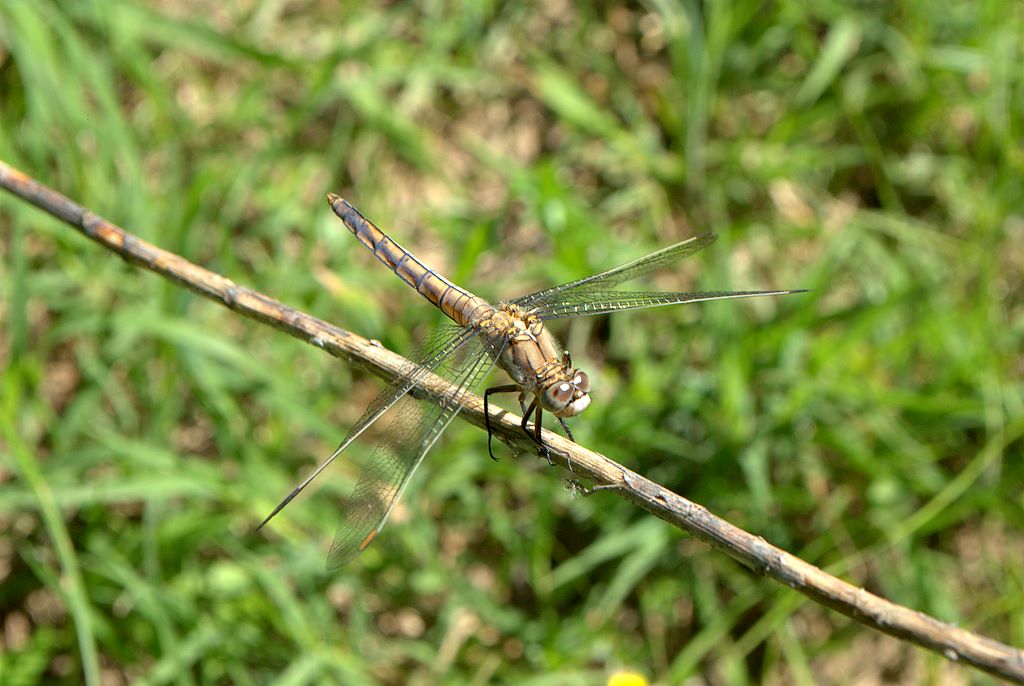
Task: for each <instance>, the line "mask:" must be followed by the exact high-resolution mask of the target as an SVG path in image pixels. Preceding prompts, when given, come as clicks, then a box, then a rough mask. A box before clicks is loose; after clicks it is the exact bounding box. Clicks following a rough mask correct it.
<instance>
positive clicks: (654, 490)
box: [0, 161, 1024, 683]
mask: <svg viewBox="0 0 1024 686" xmlns="http://www.w3.org/2000/svg"><path fill="white" fill-rule="evenodd" d="M0 187H3V188H5V189H7V190H8V191H10V192H11V193H13V194H14V195H16V196H18V197H20V198H22V199H24V200H27V201H28V202H30V203H32V204H33V205H35V206H36V207H39V208H40V209H42V210H44V211H45V212H48V213H49V214H51V215H53V216H55V217H57V218H59V219H61V220H62V221H64V222H66V223H67V224H69V225H70V226H72V227H73V228H75V229H77V230H78V231H80V232H81V233H84V234H85V235H86V236H88V237H89V238H91V239H93V240H94V241H96V242H97V243H99V244H100V245H102V246H103V247H105V248H107V249H108V250H111V251H113V252H115V253H117V254H118V255H121V256H122V257H123V258H125V259H126V260H128V261H130V262H133V263H135V264H138V265H141V266H143V267H145V268H146V269H149V270H150V271H153V272H156V273H157V274H160V275H161V276H163V277H165V278H168V279H171V280H172V281H175V282H177V283H180V284H182V285H184V286H187V287H188V288H191V289H192V290H194V291H196V292H197V293H199V294H200V295H203V296H205V297H207V298H210V299H211V300H215V301H217V302H219V303H221V304H223V305H225V306H226V307H228V308H230V309H232V310H234V311H236V312H238V313H240V314H243V315H245V316H247V317H250V318H252V319H256V320H257V321H260V322H263V323H265V324H269V325H271V326H273V327H275V328H277V329H280V330H282V331H285V332H287V333H289V334H291V335H292V336H295V337H296V338H300V339H302V340H304V341H307V342H309V343H311V344H312V345H314V346H316V347H318V348H321V349H323V350H326V351H327V352H329V353H331V354H332V355H334V356H336V357H341V358H344V359H345V360H348V361H350V362H354V363H357V364H359V365H360V366H362V367H365V368H367V369H369V370H370V371H372V372H373V373H375V374H377V375H379V376H381V377H384V378H385V379H392V378H394V377H395V375H397V374H402V373H404V372H406V371H407V370H409V369H410V365H412V364H413V363H412V362H410V361H409V360H406V359H405V358H404V357H402V356H401V355H398V354H397V353H393V352H391V351H390V350H387V349H386V348H384V347H382V346H381V345H380V344H379V343H376V342H375V341H369V340H367V339H365V338H363V337H361V336H358V335H356V334H354V333H351V332H349V331H345V330H344V329H340V328H338V327H336V326H333V325H331V324H328V323H327V322H324V321H322V320H320V319H317V318H316V317H313V316H311V315H308V314H306V313H305V312H300V311H299V310H295V309H293V308H291V307H288V306H287V305H284V304H282V303H280V302H278V301H277V300H274V299H273V298H270V297H268V296H266V295H263V294H261V293H258V292H257V291H254V290H251V289H249V288H245V287H243V286H239V285H237V284H235V283H234V282H233V281H231V280H230V279H227V278H225V277H223V276H221V275H219V274H215V273H213V272H210V271H208V270H206V269H203V268H202V267H199V266H197V265H195V264H192V263H191V262H189V261H188V260H186V259H184V258H182V257H179V256H178V255H175V254H173V253H170V252H167V251H166V250H162V249H160V248H158V247H156V246H155V245H152V244H151V243H147V242H146V241H144V240H142V239H140V238H138V237H136V236H133V235H132V234H130V233H128V232H127V231H125V230H124V229H122V228H120V227H118V226H116V225H114V224H112V223H110V222H108V221H107V220H105V219H103V218H102V217H99V216H97V215H95V214H93V213H92V212H89V211H87V210H86V209H84V208H83V207H80V206H79V205H77V204H75V203H74V202H72V201H71V200H69V199H68V198H66V197H65V196H63V195H61V194H60V193H58V192H56V191H54V190H52V189H50V188H48V187H46V186H44V185H42V184H41V183H39V182H37V181H35V180H33V179H31V178H29V177H28V176H26V175H25V174H23V173H22V172H20V171H18V170H16V169H13V168H11V167H10V166H8V165H6V164H5V163H3V162H2V161H0ZM448 389H449V386H448V383H447V382H446V381H445V380H443V379H441V378H439V377H436V376H430V377H427V378H426V379H424V381H423V382H422V384H421V385H420V387H419V389H418V391H419V392H422V393H424V394H426V395H428V396H430V397H432V398H440V397H441V396H442V395H443V394H444V393H445V391H446V390H448ZM464 397H466V398H467V399H466V403H465V408H464V409H463V411H462V412H461V413H460V416H461V417H462V418H463V419H465V420H467V421H469V422H470V423H472V424H475V425H476V426H478V427H481V428H483V427H484V423H485V422H484V408H483V400H482V399H481V398H479V397H478V396H475V395H471V394H466V395H465V396H464ZM490 425H491V428H492V430H493V431H494V432H495V434H496V435H497V436H498V437H499V438H500V439H501V440H502V441H504V442H506V443H508V444H509V445H513V446H516V447H517V448H520V449H525V450H529V451H534V450H535V448H536V446H535V445H534V444H533V442H532V441H528V440H526V438H525V437H524V436H523V434H522V431H521V429H520V427H519V419H518V418H516V417H514V416H512V415H511V414H510V413H508V412H505V411H503V410H494V411H492V412H491V417H490ZM544 442H545V443H546V444H547V445H548V446H549V447H551V448H553V450H552V457H553V458H554V459H555V460H557V461H558V462H559V463H560V464H562V465H563V466H565V467H567V468H569V469H571V471H573V472H575V473H577V474H580V475H581V476H582V477H584V478H586V479H589V480H591V481H593V482H594V483H595V484H597V486H596V487H595V490H610V491H614V492H616V493H618V494H619V495H621V496H623V497H625V498H626V499H628V500H630V501H632V502H633V503H635V504H637V505H639V506H640V507H642V508H644V509H645V510H647V511H648V512H650V513H652V514H654V515H656V516H658V517H660V518H661V519H664V520H665V521H666V522H669V523H670V524H672V525H674V526H676V527H678V528H680V529H683V530H684V531H687V532H689V533H690V534H691V535H693V536H695V537H696V538H698V539H700V540H702V541H705V542H707V543H710V544H711V545H713V546H714V547H716V548H718V549H719V550H721V551H722V552H724V553H726V554H728V555H729V556H731V557H733V558H734V559H736V560H738V561H739V562H741V563H742V564H743V565H745V566H746V567H748V568H750V569H751V570H752V571H754V572H755V573H757V574H762V575H764V576H767V577H770V578H772V579H774V580H776V581H778V582H780V583H782V584H785V585H786V586H789V587H790V588H793V589H795V590H797V591H799V592H800V593H803V594H804V595H806V596H807V597H809V598H811V599H812V600H814V601H816V602H818V603H821V604H822V605H826V606H828V607H830V608H832V609H834V610H838V611H839V612H841V613H843V614H845V615H847V616H848V617H852V618H853V619H855V620H857V621H858V622H861V623H862V624H865V625H867V626H869V627H872V628H874V629H877V630H879V631H883V632H885V633H887V634H890V635H892V636H896V637H897V638H900V639H903V640H906V641H910V642H911V643H916V644H917V645H919V646H922V647H925V648H927V649H929V650H932V651H934V652H936V653H939V654H940V655H942V656H944V657H946V658H948V659H950V660H953V661H955V662H964V663H966V664H969V665H972V666H974V667H977V668H979V669H982V670H984V671H986V672H989V673H991V674H994V675H997V676H1000V677H1003V678H1005V679H1009V680H1012V681H1016V682H1019V683H1024V651H1021V650H1017V649H1015V648H1012V647H1010V646H1007V645H1004V644H1002V643H999V642H997V641H994V640H992V639H989V638H985V637H983V636H979V635H978V634H975V633H972V632H970V631H967V630H965V629H961V628H959V627H956V626H953V625H951V624H947V623H945V622H941V621H939V620H937V619H935V618H934V617H930V616H928V615H926V614H923V613H921V612H916V611H914V610H911V609H909V608H906V607H903V606H901V605H896V604H895V603H892V602H889V601H888V600H885V599H883V598H880V597H878V596H876V595H874V594H872V593H869V592H868V591H866V590H864V589H863V588H857V587H856V586H853V585H851V584H848V583H846V582H845V581H842V580H841V579H838V578H836V577H834V576H832V575H830V574H828V573H826V572H824V571H823V570H821V569H819V568H817V567H815V566H813V565H811V564H808V563H807V562H804V561H803V560H801V559H800V558H798V557H795V556H793V555H790V554H789V553H787V552H786V551H784V550H781V549H779V548H776V547H775V546H773V545H771V544H769V543H767V542H766V541H765V540H764V539H762V538H761V537H759V536H754V535H753V534H750V533H747V532H746V531H743V530H742V529H740V528H738V527H735V526H733V525H732V524H730V523H729V522H726V521H725V520H723V519H720V518H719V517H716V516H715V515H713V514H711V513H710V512H708V510H707V509H705V508H704V507H702V506H701V505H698V504H696V503H693V502H691V501H689V500H687V499H685V498H683V497H682V496H680V495H678V494H676V493H673V492H672V491H669V490H668V489H666V488H664V487H662V486H660V485H658V484H656V483H654V482H652V481H650V480H648V479H645V478H644V477H642V476H640V475H639V474H637V473H635V472H632V471H630V470H629V469H627V468H626V467H624V466H622V465H620V464H619V463H617V462H615V461H614V460H611V459H609V458H607V457H605V456H604V455H601V454H599V453H595V452H593V451H591V450H587V449H586V448H584V447H583V446H580V445H578V444H576V443H573V442H571V441H568V440H566V439H565V438H563V437H562V436H560V435H558V434H556V433H553V432H550V431H545V432H544Z"/></svg>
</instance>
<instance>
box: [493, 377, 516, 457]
mask: <svg viewBox="0 0 1024 686" xmlns="http://www.w3.org/2000/svg"><path fill="white" fill-rule="evenodd" d="M519 390H522V389H520V388H519V386H516V385H515V384H512V383H510V384H505V385H504V386H492V387H491V388H488V389H487V390H486V391H484V426H485V427H487V454H488V455H490V456H491V459H492V460H494V461H495V462H497V461H498V458H496V457H495V456H494V451H493V450H491V412H490V409H489V407H488V399H489V398H490V397H491V394H492V393H512V392H513V391H519ZM520 404H522V400H520Z"/></svg>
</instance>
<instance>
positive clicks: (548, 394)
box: [544, 381, 574, 411]
mask: <svg viewBox="0 0 1024 686" xmlns="http://www.w3.org/2000/svg"><path fill="white" fill-rule="evenodd" d="M573 390H574V389H573V385H572V384H571V383H569V382H567V381H561V382H559V383H556V384H552V385H551V386H548V389H547V390H546V391H544V400H545V405H547V406H548V407H549V408H550V409H552V410H555V411H557V410H560V409H562V408H563V407H565V406H566V405H568V404H569V401H570V400H572V396H573Z"/></svg>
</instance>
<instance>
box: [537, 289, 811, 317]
mask: <svg viewBox="0 0 1024 686" xmlns="http://www.w3.org/2000/svg"><path fill="white" fill-rule="evenodd" d="M804 292H805V291H803V290H787V291H695V292H680V293H662V292H658V291H649V292H640V291H570V292H567V293H561V294H560V298H559V300H557V301H554V302H545V303H542V304H540V305H537V306H535V307H534V308H533V312H534V313H535V314H536V315H537V316H538V317H540V318H541V319H543V320H550V319H565V318H566V317H586V316H590V315H595V314H608V313H609V312H619V311H621V310H635V309H638V308H641V307H658V306H660V305H676V304H678V303H692V302H703V301H707V300H732V299H734V298H756V297H759V296H762V295H786V294H788V293H804Z"/></svg>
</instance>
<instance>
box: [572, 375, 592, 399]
mask: <svg viewBox="0 0 1024 686" xmlns="http://www.w3.org/2000/svg"><path fill="white" fill-rule="evenodd" d="M572 384H573V385H574V386H575V387H576V390H577V391H580V392H582V393H590V377H589V376H587V373H586V372H581V371H580V370H578V369H577V370H576V376H574V377H573V379H572Z"/></svg>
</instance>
